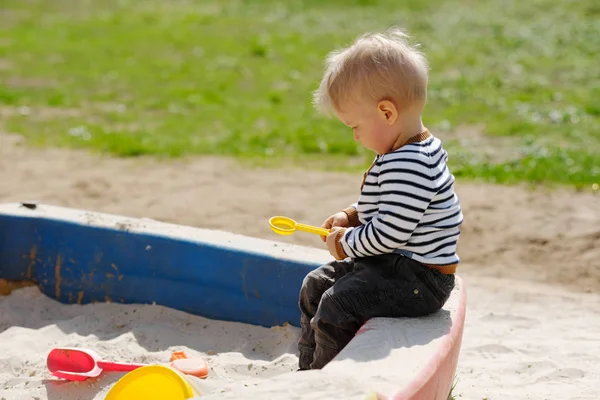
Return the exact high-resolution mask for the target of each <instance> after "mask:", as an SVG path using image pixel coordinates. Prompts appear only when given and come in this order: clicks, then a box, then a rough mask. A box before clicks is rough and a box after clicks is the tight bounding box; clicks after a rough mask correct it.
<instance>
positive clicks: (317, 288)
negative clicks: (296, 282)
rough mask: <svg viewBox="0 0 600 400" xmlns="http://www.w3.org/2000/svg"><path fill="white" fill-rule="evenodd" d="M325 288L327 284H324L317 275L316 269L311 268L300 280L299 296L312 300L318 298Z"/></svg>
mask: <svg viewBox="0 0 600 400" xmlns="http://www.w3.org/2000/svg"><path fill="white" fill-rule="evenodd" d="M327 288H328V285H326V284H325V281H324V280H323V278H322V277H321V276H320V275H319V272H318V270H313V271H311V272H309V273H308V274H307V275H306V276H305V277H304V280H303V281H302V287H301V288H300V297H304V298H308V299H309V300H311V301H313V300H315V299H319V298H320V297H321V296H322V295H323V292H325V290H327Z"/></svg>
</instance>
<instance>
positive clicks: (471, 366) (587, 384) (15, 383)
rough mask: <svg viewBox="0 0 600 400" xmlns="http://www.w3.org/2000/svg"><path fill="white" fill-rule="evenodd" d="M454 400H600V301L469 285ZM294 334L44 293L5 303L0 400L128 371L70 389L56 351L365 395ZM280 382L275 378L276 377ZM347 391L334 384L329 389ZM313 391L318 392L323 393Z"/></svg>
mask: <svg viewBox="0 0 600 400" xmlns="http://www.w3.org/2000/svg"><path fill="white" fill-rule="evenodd" d="M466 283H467V288H468V311H467V322H466V326H465V337H464V341H463V349H462V352H461V358H460V361H459V368H458V379H459V381H458V385H457V388H456V389H455V395H456V398H458V399H463V398H464V399H486V398H487V399H489V400H493V399H536V400H537V399H597V398H599V396H600V395H599V394H600V388H599V386H600V308H599V306H600V296H599V295H596V294H583V293H582V294H579V293H573V292H567V291H564V290H561V289H558V288H555V287H550V286H546V285H542V284H532V283H524V282H517V281H506V280H499V279H492V278H476V279H475V278H471V279H467V282H466ZM297 333H298V330H297V329H296V328H294V327H291V326H286V327H274V328H271V329H266V328H260V327H254V326H249V325H245V324H239V323H232V322H222V321H213V320H208V319H205V318H201V317H197V316H192V315H189V314H186V313H183V312H179V311H175V310H171V309H167V308H164V307H160V306H149V305H148V306H139V305H121V304H93V305H83V306H79V305H62V304H59V303H57V302H55V301H53V300H51V299H49V298H46V297H45V296H43V295H42V294H40V293H39V291H38V290H37V289H36V288H31V287H30V288H24V289H19V290H16V291H14V292H13V293H12V294H11V295H10V296H7V297H0V393H1V394H0V399H4V400H21V399H22V400H25V399H27V400H31V399H36V398H37V399H39V400H45V399H49V400H58V399H65V400H75V399H103V398H104V395H105V394H106V392H107V391H108V389H109V387H110V386H111V385H112V384H113V383H114V382H115V381H116V380H117V379H118V378H119V377H120V376H122V374H119V373H111V374H104V375H102V376H101V377H100V378H98V379H94V380H89V381H87V382H84V383H62V382H60V381H57V380H55V379H54V378H52V377H51V376H50V374H49V373H48V372H47V371H46V369H45V357H46V354H47V352H48V351H49V350H50V349H51V348H52V347H58V346H81V347H88V348H92V349H95V350H96V351H98V352H99V353H100V354H101V355H102V356H104V357H106V358H107V359H111V360H114V361H125V362H166V361H167V360H168V358H169V355H170V352H171V351H175V350H185V351H186V352H187V353H188V354H189V355H200V356H203V357H205V358H206V359H207V361H208V363H209V365H210V376H209V378H208V379H207V380H206V381H204V382H205V386H209V387H212V388H214V389H215V392H214V394H213V395H210V396H206V398H235V399H243V398H269V399H277V398H286V399H294V398H301V397H300V396H301V395H302V394H306V393H310V392H311V391H312V393H311V396H305V397H302V398H315V399H316V398H322V397H323V395H324V394H325V393H326V392H327V393H330V394H331V393H334V390H337V389H335V387H339V389H340V390H342V391H344V395H343V396H340V398H348V399H350V398H357V399H359V398H363V399H364V394H361V387H362V384H363V383H364V382H360V380H351V379H348V378H347V377H340V378H339V379H336V378H335V377H331V376H327V377H326V380H324V381H322V382H321V383H317V379H318V377H319V375H320V374H321V373H322V371H311V372H309V373H305V372H302V373H296V372H293V373H290V371H293V370H295V368H296V362H297V358H296V348H295V341H296V337H297ZM270 378H272V379H270ZM332 382H336V383H341V384H342V385H341V386H337V385H336V386H332V385H331V383H332ZM315 391H317V392H315Z"/></svg>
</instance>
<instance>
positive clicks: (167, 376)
mask: <svg viewBox="0 0 600 400" xmlns="http://www.w3.org/2000/svg"><path fill="white" fill-rule="evenodd" d="M195 395H196V394H195V393H194V390H193V389H192V386H191V385H190V384H189V383H188V381H187V380H186V379H185V378H184V377H182V376H181V375H180V374H179V373H177V371H175V370H174V369H172V368H169V367H165V366H162V365H148V366H145V367H141V368H138V369H135V370H133V371H131V372H129V373H128V374H127V375H125V376H123V377H122V378H121V379H119V380H118V381H117V383H115V385H114V386H113V387H112V388H111V389H110V391H109V392H108V394H107V395H106V397H105V398H104V400H186V399H189V398H192V397H194V396H195Z"/></svg>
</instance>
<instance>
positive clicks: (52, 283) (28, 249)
mask: <svg viewBox="0 0 600 400" xmlns="http://www.w3.org/2000/svg"><path fill="white" fill-rule="evenodd" d="M0 206H2V205H0ZM40 208H42V209H43V210H45V211H44V212H38V211H35V210H31V211H30V210H27V209H24V208H23V207H22V206H21V205H14V206H13V205H9V206H2V207H0V278H1V279H9V280H22V279H28V280H32V281H34V282H35V283H37V284H38V286H39V287H40V289H41V291H42V292H43V293H45V294H46V295H48V296H49V297H52V298H54V299H57V300H58V301H60V302H62V303H67V304H73V303H77V304H85V303H91V302H105V301H112V302H120V303H126V304H132V303H134V304H152V303H156V304H158V305H162V306H166V307H171V308H174V309H178V310H182V311H185V312H189V313H192V314H196V315H201V316H203V317H207V318H213V319H219V320H226V321H236V322H244V323H249V324H253V325H261V326H266V327H270V326H275V325H282V324H284V323H290V324H291V325H294V326H298V325H299V322H300V312H299V309H298V292H299V290H300V285H301V283H302V280H303V279H304V276H305V275H306V274H307V273H308V272H310V271H311V270H312V269H314V268H316V267H318V266H319V265H320V264H321V263H322V262H320V261H318V260H315V259H314V257H313V259H312V260H306V261H303V260H301V259H300V260H299V259H298V256H296V257H295V258H294V257H287V258H286V257H285V256H284V255H278V254H275V253H274V252H273V251H264V250H263V247H264V246H257V247H256V248H255V249H253V250H249V249H248V248H242V247H237V248H236V245H235V243H236V242H237V243H242V242H243V241H244V240H245V239H244V237H241V236H239V235H235V237H234V239H235V240H227V243H228V244H226V243H223V244H219V243H215V242H214V241H213V242H212V243H211V242H209V241H206V240H202V239H198V238H197V235H191V236H192V237H185V236H184V237H182V236H181V235H180V236H177V235H167V234H158V233H156V232H152V233H151V232H148V231H146V232H145V231H144V229H143V227H144V226H146V225H147V224H148V223H147V222H144V223H143V224H142V223H140V222H139V221H142V220H138V219H132V218H125V217H123V220H124V221H125V220H126V222H127V224H128V226H135V225H138V226H139V227H140V229H136V230H132V229H127V228H125V229H123V226H124V225H119V224H116V225H114V227H109V226H106V225H105V226H102V224H96V223H94V222H93V221H94V219H97V220H100V219H101V216H106V215H107V214H94V213H86V215H87V216H88V217H89V216H92V218H88V219H87V220H83V219H82V218H81V217H80V216H81V213H82V212H81V211H80V210H72V209H64V208H57V207H52V206H37V208H36V209H37V210H39V209H40ZM15 210H17V211H18V212H14V211H15ZM54 210H60V212H58V213H54V212H53V211H54ZM28 212H30V214H28ZM78 213H79V214H78ZM56 214H58V216H57V215H56ZM71 214H72V215H71ZM94 216H96V217H97V218H94ZM98 216H100V217H98ZM112 217H113V218H117V217H115V216H112ZM153 223H156V222H153ZM156 224H160V223H156ZM166 225H168V224H162V226H166ZM172 226H175V227H181V226H178V225H172ZM185 229H187V231H188V232H194V231H197V232H201V231H202V232H204V233H203V234H204V235H206V233H207V232H209V231H206V230H201V229H196V228H189V227H186V228H185ZM149 231H152V230H149ZM220 234H221V235H223V234H224V233H222V232H221V233H220ZM232 237H233V234H232ZM247 240H250V241H254V242H257V243H258V244H267V243H271V244H272V245H274V246H277V244H275V242H269V241H265V240H262V241H261V240H260V239H256V238H247ZM258 241H261V242H260V243H259V242H258ZM254 242H252V243H254ZM231 243H233V245H232V244H231ZM286 246H289V245H287V244H281V245H280V250H279V251H280V252H282V253H285V251H286ZM302 249H303V248H301V247H295V248H294V250H293V252H295V253H298V252H299V251H300V252H301V251H302ZM305 249H308V248H305ZM300 258H301V257H300ZM317 258H318V257H317Z"/></svg>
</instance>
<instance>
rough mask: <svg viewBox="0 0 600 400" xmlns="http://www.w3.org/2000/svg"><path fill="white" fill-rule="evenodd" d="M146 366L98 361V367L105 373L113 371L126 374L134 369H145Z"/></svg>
mask: <svg viewBox="0 0 600 400" xmlns="http://www.w3.org/2000/svg"><path fill="white" fill-rule="evenodd" d="M146 365H148V364H130V363H117V362H110V361H98V366H99V367H100V368H102V369H103V370H105V371H115V372H117V371H118V372H128V371H133V370H134V369H137V368H140V367H145V366H146Z"/></svg>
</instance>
